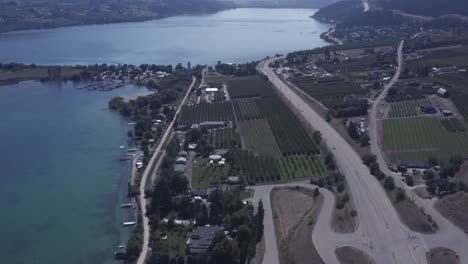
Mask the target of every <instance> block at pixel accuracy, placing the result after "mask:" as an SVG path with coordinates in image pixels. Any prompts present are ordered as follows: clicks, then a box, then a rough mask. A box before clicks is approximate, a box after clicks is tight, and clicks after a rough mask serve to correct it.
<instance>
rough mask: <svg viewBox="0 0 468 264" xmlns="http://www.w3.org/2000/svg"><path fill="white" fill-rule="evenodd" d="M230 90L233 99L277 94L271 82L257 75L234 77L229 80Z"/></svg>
mask: <svg viewBox="0 0 468 264" xmlns="http://www.w3.org/2000/svg"><path fill="white" fill-rule="evenodd" d="M228 92H229V96H230V97H231V99H239V98H249V97H271V96H275V91H274V90H273V89H272V88H271V84H270V83H269V82H268V81H266V80H264V79H263V78H261V77H260V76H257V75H254V76H246V77H235V78H232V79H231V80H229V82H228Z"/></svg>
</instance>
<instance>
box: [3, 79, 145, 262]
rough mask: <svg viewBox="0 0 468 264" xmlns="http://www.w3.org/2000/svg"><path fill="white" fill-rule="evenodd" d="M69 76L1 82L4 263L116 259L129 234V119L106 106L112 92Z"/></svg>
mask: <svg viewBox="0 0 468 264" xmlns="http://www.w3.org/2000/svg"><path fill="white" fill-rule="evenodd" d="M74 86H75V85H74V84H73V83H65V84H61V85H60V84H42V83H40V82H23V83H20V84H17V85H10V86H3V87H0V122H1V123H2V125H1V129H0V151H1V155H0V156H1V159H0V167H1V168H2V171H1V173H0V182H1V184H0V207H1V208H2V209H3V210H2V212H3V213H2V215H1V217H0V234H1V235H0V256H1V261H0V262H1V263H8V264H16V263H47V264H50V263H70V264H73V263H113V262H115V261H113V260H112V252H113V249H114V248H115V247H116V246H117V245H118V244H119V243H120V242H121V241H126V239H127V237H128V234H127V232H126V230H125V229H123V227H121V224H120V223H121V222H122V221H126V220H129V219H131V218H132V216H131V215H128V211H127V213H126V211H125V210H123V209H120V208H119V204H120V202H121V201H122V200H123V199H124V198H125V194H126V192H125V191H126V186H127V180H128V172H129V164H128V163H125V162H120V161H119V157H120V155H121V154H122V151H123V150H121V149H119V146H120V145H126V144H127V138H126V132H127V130H128V124H127V123H128V121H126V120H124V119H122V118H121V117H120V116H119V115H118V114H116V113H113V112H110V111H109V110H106V108H107V102H108V100H109V99H110V98H111V97H113V96H115V95H130V94H135V93H138V92H141V89H138V88H135V87H125V88H121V89H118V90H114V91H110V92H97V91H96V92H90V91H81V90H76V89H75V88H74Z"/></svg>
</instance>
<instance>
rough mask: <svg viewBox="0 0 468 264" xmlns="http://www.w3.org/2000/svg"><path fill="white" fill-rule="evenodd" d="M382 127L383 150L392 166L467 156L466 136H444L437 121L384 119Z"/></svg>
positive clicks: (451, 134) (442, 129) (466, 134)
mask: <svg viewBox="0 0 468 264" xmlns="http://www.w3.org/2000/svg"><path fill="white" fill-rule="evenodd" d="M383 125H384V146H385V149H386V151H387V152H388V153H389V154H390V157H391V158H392V160H393V161H395V162H398V161H427V159H428V158H429V157H437V158H439V159H443V160H447V159H449V158H450V156H452V155H457V154H460V155H463V156H465V155H468V133H466V132H462V133H451V132H447V131H446V130H445V129H444V127H443V125H442V124H441V122H440V121H439V120H438V119H436V118H432V117H421V118H407V119H387V120H384V124H383Z"/></svg>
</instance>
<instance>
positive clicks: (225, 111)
mask: <svg viewBox="0 0 468 264" xmlns="http://www.w3.org/2000/svg"><path fill="white" fill-rule="evenodd" d="M205 121H234V113H233V111H232V105H231V102H222V103H212V104H197V105H191V106H184V107H183V108H182V115H181V118H180V120H179V123H180V124H182V125H186V126H190V125H192V124H196V123H201V122H205Z"/></svg>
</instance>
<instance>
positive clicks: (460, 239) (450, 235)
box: [368, 41, 468, 263]
mask: <svg viewBox="0 0 468 264" xmlns="http://www.w3.org/2000/svg"><path fill="white" fill-rule="evenodd" d="M403 45H404V42H403V41H402V42H401V43H400V47H399V48H398V69H397V72H396V74H395V76H394V77H393V78H392V80H391V81H390V82H389V83H388V84H387V85H385V87H384V89H383V91H382V92H381V93H380V95H379V96H378V97H377V98H375V99H374V101H373V103H372V108H371V112H370V114H369V127H368V129H369V136H370V138H371V141H370V143H371V151H372V153H373V154H374V155H376V157H377V162H378V163H379V166H380V169H381V170H382V172H383V173H385V174H386V175H389V176H392V177H393V178H394V179H395V184H396V185H397V186H399V187H401V188H403V189H405V190H406V192H407V193H408V195H409V196H410V198H411V199H412V200H413V201H414V202H415V203H416V205H418V206H421V207H423V208H424V209H425V211H426V213H428V214H430V215H431V216H432V218H433V219H434V220H435V221H436V222H437V224H438V226H439V230H438V232H437V233H436V234H430V235H423V237H424V239H425V240H426V241H427V243H428V245H429V246H430V247H431V248H435V247H447V248H450V249H452V250H453V251H455V252H456V253H457V254H458V255H459V257H460V259H461V262H460V263H468V236H467V235H466V234H465V233H464V232H463V230H461V229H460V228H458V227H457V226H455V225H454V224H453V223H452V222H450V221H449V220H448V219H446V218H445V217H443V216H442V215H441V214H440V213H439V212H438V211H437V210H436V209H435V208H434V206H433V204H434V203H433V202H432V201H429V200H424V199H422V198H420V197H419V196H417V195H415V194H414V192H413V188H412V187H409V186H408V185H406V183H405V182H403V181H402V180H401V176H400V174H399V173H395V172H392V171H391V170H390V169H389V168H388V165H387V163H386V161H385V158H384V154H383V150H382V148H383V144H384V143H383V142H380V141H381V138H380V137H379V134H378V129H377V127H378V122H382V120H381V116H380V109H381V108H382V103H383V101H384V99H385V96H386V95H387V93H388V90H389V89H390V88H391V87H392V86H393V85H394V84H395V83H396V82H397V81H398V78H399V76H400V73H401V70H402V68H403V65H404V59H403V50H402V49H403Z"/></svg>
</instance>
